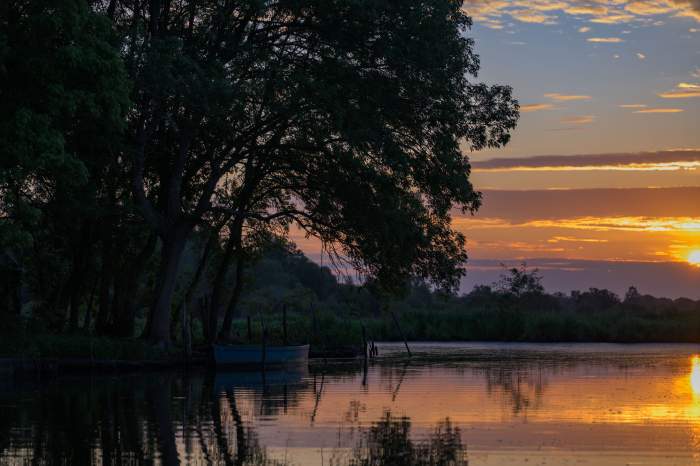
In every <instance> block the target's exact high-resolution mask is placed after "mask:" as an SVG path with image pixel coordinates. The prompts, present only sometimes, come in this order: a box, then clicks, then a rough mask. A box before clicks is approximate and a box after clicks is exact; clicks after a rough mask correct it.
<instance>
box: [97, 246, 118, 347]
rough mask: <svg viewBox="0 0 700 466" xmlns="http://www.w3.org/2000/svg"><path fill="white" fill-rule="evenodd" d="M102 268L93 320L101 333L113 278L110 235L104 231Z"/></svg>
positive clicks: (108, 309) (106, 316)
mask: <svg viewBox="0 0 700 466" xmlns="http://www.w3.org/2000/svg"><path fill="white" fill-rule="evenodd" d="M102 242H103V243H102V268H101V270H100V294H99V298H98V311H97V318H96V320H95V331H96V332H97V334H99V335H102V334H104V333H105V331H106V330H107V326H108V324H109V314H110V310H111V309H110V307H111V306H110V303H111V301H110V290H111V287H112V281H113V279H114V263H113V260H114V257H113V256H112V242H113V239H112V236H111V234H109V233H105V235H104V237H103V239H102Z"/></svg>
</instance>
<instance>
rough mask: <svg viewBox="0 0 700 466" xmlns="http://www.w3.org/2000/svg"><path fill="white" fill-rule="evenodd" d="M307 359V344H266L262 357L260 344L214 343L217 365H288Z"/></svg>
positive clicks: (303, 361)
mask: <svg viewBox="0 0 700 466" xmlns="http://www.w3.org/2000/svg"><path fill="white" fill-rule="evenodd" d="M308 359H309V345H298V346H267V347H266V348H265V355H264V358H263V347H262V346H261V345H214V361H215V362H216V365H217V366H224V365H227V366H254V365H261V364H263V361H264V363H265V365H288V364H299V363H305V362H307V361H308Z"/></svg>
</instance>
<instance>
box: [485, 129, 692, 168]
mask: <svg viewBox="0 0 700 466" xmlns="http://www.w3.org/2000/svg"><path fill="white" fill-rule="evenodd" d="M591 121H593V120H592V119H591V120H589V121H579V122H574V121H570V122H569V123H579V124H584V123H590V122H591ZM697 168H700V161H690V162H665V163H628V164H625V165H581V166H575V165H569V166H567V165H561V166H540V167H528V166H522V167H518V166H514V167H508V168H475V169H474V170H473V171H474V172H480V171H481V172H485V171H491V172H505V171H513V172H515V171H522V172H528V171H530V172H532V171H547V172H557V171H561V172H567V171H677V170H695V169H697Z"/></svg>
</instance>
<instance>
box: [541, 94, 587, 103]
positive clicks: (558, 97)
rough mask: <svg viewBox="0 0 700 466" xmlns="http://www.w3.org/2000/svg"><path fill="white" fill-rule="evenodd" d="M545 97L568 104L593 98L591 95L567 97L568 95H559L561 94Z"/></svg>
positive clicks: (546, 95)
mask: <svg viewBox="0 0 700 466" xmlns="http://www.w3.org/2000/svg"><path fill="white" fill-rule="evenodd" d="M544 96H545V97H547V98H549V99H552V100H556V101H561V102H568V101H572V100H590V99H591V96H590V95H566V94H559V93H554V92H552V93H549V94H545V95H544Z"/></svg>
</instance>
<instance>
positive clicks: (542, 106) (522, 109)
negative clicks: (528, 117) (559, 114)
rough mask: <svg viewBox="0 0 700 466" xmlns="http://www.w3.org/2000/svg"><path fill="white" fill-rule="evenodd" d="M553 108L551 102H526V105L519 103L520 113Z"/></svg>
mask: <svg viewBox="0 0 700 466" xmlns="http://www.w3.org/2000/svg"><path fill="white" fill-rule="evenodd" d="M553 108H554V105H552V104H528V105H521V106H520V112H521V113H529V112H539V111H540V110H551V109H553Z"/></svg>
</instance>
